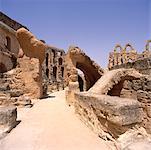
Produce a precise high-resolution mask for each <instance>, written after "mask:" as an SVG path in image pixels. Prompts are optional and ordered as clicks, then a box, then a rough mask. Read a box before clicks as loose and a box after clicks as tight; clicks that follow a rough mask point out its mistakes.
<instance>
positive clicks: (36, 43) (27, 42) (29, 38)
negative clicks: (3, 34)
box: [17, 28, 47, 98]
mask: <svg viewBox="0 0 151 150" xmlns="http://www.w3.org/2000/svg"><path fill="white" fill-rule="evenodd" d="M17 39H18V41H19V44H20V46H21V48H22V50H23V52H24V54H25V55H26V56H27V57H29V58H36V59H37V61H38V62H37V65H38V67H37V72H32V74H31V76H29V75H27V73H28V72H30V71H32V70H29V71H26V68H25V66H24V67H23V68H24V71H25V72H26V73H25V72H24V75H25V76H26V77H27V76H29V78H28V80H33V79H34V80H35V83H36V84H37V86H36V88H37V89H36V90H35V92H36V93H34V94H35V95H36V94H37V93H38V94H37V95H36V97H35V98H41V97H42V96H43V93H44V92H43V79H42V63H43V61H44V59H45V52H46V49H47V45H46V44H45V43H43V42H41V41H40V40H38V39H36V37H35V36H34V35H33V34H32V33H31V32H29V31H28V30H26V29H24V28H20V29H18V30H17ZM33 60H35V59H33ZM33 62H34V61H31V62H30V63H31V64H32V63H33ZM29 66H30V64H28V66H26V67H27V68H29ZM25 80H26V78H25ZM28 80H26V81H25V82H28ZM29 83H30V82H29ZM38 90H39V91H38Z"/></svg>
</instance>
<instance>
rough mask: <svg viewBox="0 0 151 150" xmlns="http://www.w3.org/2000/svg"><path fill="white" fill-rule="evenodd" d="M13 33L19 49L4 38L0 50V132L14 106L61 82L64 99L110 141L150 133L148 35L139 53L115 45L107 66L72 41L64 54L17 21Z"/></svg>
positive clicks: (10, 123) (10, 121)
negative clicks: (13, 48)
mask: <svg viewBox="0 0 151 150" xmlns="http://www.w3.org/2000/svg"><path fill="white" fill-rule="evenodd" d="M0 25H1V26H2V27H3V29H5V28H6V27H5V25H4V24H3V23H1V24H0ZM17 25H18V24H17ZM7 30H10V32H11V31H12V30H11V29H10V28H8V27H7ZM13 34H14V35H15V38H16V39H17V40H18V42H19V47H18V46H17V51H16V52H13V53H12V51H10V50H9V52H8V48H9V44H8V43H9V40H8V39H7V40H6V41H7V45H6V48H5V47H4V46H3V47H2V48H1V49H2V50H1V51H0V52H1V53H0V58H2V59H0V67H1V68H2V69H1V74H0V85H1V87H0V105H1V107H0V118H1V119H0V129H1V130H0V134H1V133H5V132H9V131H10V130H11V129H12V128H13V127H14V126H15V125H16V124H17V122H16V118H17V110H16V107H14V106H12V105H15V106H24V107H31V106H32V101H31V99H32V98H42V97H44V95H45V94H46V93H47V90H48V92H54V91H56V90H63V89H64V88H65V87H66V101H67V104H68V105H72V106H74V108H75V113H76V114H77V115H78V116H79V117H80V119H81V120H82V121H83V122H84V123H85V124H86V125H87V126H88V127H89V128H91V129H92V130H93V131H94V132H95V133H96V134H98V135H99V137H101V138H103V139H105V140H108V139H109V140H111V141H114V142H115V143H116V144H117V145H116V146H117V147H118V143H120V148H121V147H122V148H123V149H124V148H125V147H127V143H129V141H130V139H132V138H133V140H135V141H137V140H136V139H141V140H142V138H146V137H148V134H151V52H150V49H149V43H150V42H151V41H150V40H148V42H147V44H146V47H145V51H144V52H143V53H142V54H138V53H137V51H136V50H134V48H133V47H132V46H131V45H130V44H127V45H126V46H125V48H124V49H123V48H122V47H121V46H120V45H116V47H115V49H114V52H112V53H110V54H109V65H108V68H109V70H104V69H102V68H101V67H100V66H99V65H97V64H96V63H95V62H94V61H93V60H91V58H90V57H89V56H87V55H86V54H85V53H84V52H83V51H82V50H81V49H80V48H79V47H76V46H70V47H69V50H68V52H67V53H66V54H65V52H64V51H63V50H62V49H58V48H56V47H53V46H48V45H46V44H45V43H44V41H42V40H41V41H40V40H38V39H37V38H36V37H35V36H34V35H33V34H32V33H30V32H29V31H28V30H27V29H25V28H21V26H20V27H19V28H18V30H17V32H15V31H13ZM128 47H129V48H130V50H129V51H127V48H128ZM117 48H119V49H120V52H117V50H116V49H117ZM2 51H3V52H2ZM5 53H6V54H7V55H8V56H7V55H6V56H7V57H6V58H5V56H3V54H5ZM1 54H2V55H1ZM9 54H10V55H9ZM6 60H8V61H7V62H8V64H6ZM12 60H13V61H12ZM2 61H3V63H2ZM4 64H5V65H4ZM78 69H79V70H81V71H82V72H83V74H82V75H81V74H79V72H78ZM140 135H141V138H139V137H140ZM0 138H1V137H0ZM123 139H124V140H123ZM133 140H132V141H133Z"/></svg>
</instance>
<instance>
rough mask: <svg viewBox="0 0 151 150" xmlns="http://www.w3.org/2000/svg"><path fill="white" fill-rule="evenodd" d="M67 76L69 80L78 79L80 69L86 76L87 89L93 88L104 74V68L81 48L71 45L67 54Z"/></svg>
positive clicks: (74, 80)
mask: <svg viewBox="0 0 151 150" xmlns="http://www.w3.org/2000/svg"><path fill="white" fill-rule="evenodd" d="M65 65H66V76H67V77H66V78H67V79H68V81H67V83H68V82H77V81H78V72H77V70H76V68H77V69H80V70H81V71H82V72H83V73H84V76H85V80H86V90H88V89H89V88H91V87H92V86H93V85H94V84H95V82H96V81H97V80H98V79H99V78H100V77H101V76H102V75H103V73H104V70H103V69H102V68H100V67H99V66H98V65H97V64H96V63H95V62H94V61H92V60H91V59H90V57H88V56H87V55H86V54H85V53H84V52H83V51H82V50H81V49H80V48H78V47H74V46H73V47H70V48H69V51H68V53H67V55H66V62H65Z"/></svg>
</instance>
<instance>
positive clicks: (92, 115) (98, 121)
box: [75, 92, 143, 138]
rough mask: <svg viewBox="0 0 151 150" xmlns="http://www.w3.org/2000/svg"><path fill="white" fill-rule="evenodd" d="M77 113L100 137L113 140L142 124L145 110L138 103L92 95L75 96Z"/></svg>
mask: <svg viewBox="0 0 151 150" xmlns="http://www.w3.org/2000/svg"><path fill="white" fill-rule="evenodd" d="M75 99H76V101H75V112H76V114H78V115H79V116H80V118H81V119H82V121H83V122H84V123H85V124H86V125H87V126H88V127H90V128H91V129H92V130H93V131H94V132H95V133H97V134H98V135H99V136H100V137H102V136H104V134H105V133H108V134H110V135H111V136H112V137H113V138H117V137H118V136H119V135H121V134H123V133H124V132H126V131H127V130H128V129H129V128H131V127H134V126H135V125H136V124H140V123H141V122H142V120H143V109H142V107H141V105H140V104H139V102H138V101H136V100H131V99H126V98H125V99H124V98H123V99H122V98H119V97H111V96H106V95H97V94H92V93H88V92H87V93H86V92H82V93H76V94H75Z"/></svg>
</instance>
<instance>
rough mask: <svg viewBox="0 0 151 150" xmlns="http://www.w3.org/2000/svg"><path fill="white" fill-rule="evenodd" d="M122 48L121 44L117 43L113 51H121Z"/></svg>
mask: <svg viewBox="0 0 151 150" xmlns="http://www.w3.org/2000/svg"><path fill="white" fill-rule="evenodd" d="M122 50H123V48H122V46H121V45H119V44H117V45H116V46H115V48H114V52H121V51H122Z"/></svg>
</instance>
